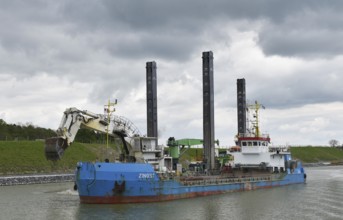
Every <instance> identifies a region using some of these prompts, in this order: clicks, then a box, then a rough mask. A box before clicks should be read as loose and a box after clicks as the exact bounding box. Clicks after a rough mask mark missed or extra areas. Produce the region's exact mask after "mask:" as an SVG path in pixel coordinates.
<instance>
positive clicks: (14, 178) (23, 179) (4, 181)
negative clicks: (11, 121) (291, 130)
mask: <svg viewBox="0 0 343 220" xmlns="http://www.w3.org/2000/svg"><path fill="white" fill-rule="evenodd" d="M339 165H343V164H340V163H331V162H317V163H303V166H304V167H321V166H339ZM73 181H75V175H74V174H72V173H67V174H18V175H9V176H0V186H14V185H29V184H44V183H63V182H73Z"/></svg>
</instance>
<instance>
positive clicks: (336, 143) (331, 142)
mask: <svg viewBox="0 0 343 220" xmlns="http://www.w3.org/2000/svg"><path fill="white" fill-rule="evenodd" d="M329 145H330V146H331V147H337V146H338V145H339V141H337V140H335V139H332V140H330V141H329Z"/></svg>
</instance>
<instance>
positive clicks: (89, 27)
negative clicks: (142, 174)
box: [0, 0, 343, 146]
mask: <svg viewBox="0 0 343 220" xmlns="http://www.w3.org/2000/svg"><path fill="white" fill-rule="evenodd" d="M0 3H1V7H0V20H1V22H0V103H1V107H0V118H1V119H3V120H5V121H6V122H7V123H14V124H16V123H22V124H25V123H31V124H33V125H35V126H38V127H45V128H51V129H54V130H56V129H57V128H58V126H59V123H60V120H61V118H62V115H63V112H64V110H65V109H66V108H69V107H76V108H78V109H81V110H89V111H92V112H94V113H103V109H104V105H105V104H106V103H107V102H108V100H109V99H110V100H112V101H114V100H115V99H117V100H118V104H117V106H116V112H115V114H116V115H120V116H124V117H126V118H128V119H130V121H132V122H133V123H134V124H135V125H136V126H137V127H138V128H139V130H140V132H141V134H146V130H147V128H146V85H145V83H146V81H145V77H146V68H145V67H146V62H149V61H155V62H156V63H157V93H158V104H157V105H158V126H159V127H158V133H159V143H160V144H165V143H166V141H167V139H168V137H175V138H176V139H182V138H200V139H201V138H202V135H203V134H202V133H203V129H202V111H203V110H202V52H204V51H212V52H213V54H214V103H215V139H219V141H220V145H221V146H233V145H234V136H235V134H236V133H237V110H236V105H237V100H236V80H237V79H238V78H245V80H246V92H247V94H246V95H247V99H248V102H249V103H253V102H254V101H255V100H257V101H258V102H259V103H261V104H263V105H264V106H265V109H264V110H261V112H260V119H261V120H260V127H261V130H262V132H264V133H269V134H270V136H271V139H272V142H273V144H275V145H291V146H297V145H312V146H317V145H328V144H329V143H328V142H329V141H330V140H332V139H335V140H338V141H339V142H340V143H343V129H342V124H343V97H342V94H343V86H342V83H343V71H342V69H343V56H342V52H343V41H342V39H343V25H342V24H343V14H342V11H343V2H342V1H339V0H331V1H321V0H303V1H295V0H293V1H292V0H291V1H283V0H256V1H247V0H240V1H236V0H212V1H199V0H188V1H181V0H173V1H160V0H140V1H127V0H97V1H94V0H59V1H53V0H32V1H25V0H0Z"/></svg>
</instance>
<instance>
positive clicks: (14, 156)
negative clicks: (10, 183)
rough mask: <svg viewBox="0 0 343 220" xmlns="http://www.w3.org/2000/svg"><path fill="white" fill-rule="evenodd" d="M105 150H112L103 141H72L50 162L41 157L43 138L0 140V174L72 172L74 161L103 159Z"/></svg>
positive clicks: (42, 154) (110, 151)
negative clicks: (62, 152) (91, 142)
mask: <svg viewBox="0 0 343 220" xmlns="http://www.w3.org/2000/svg"><path fill="white" fill-rule="evenodd" d="M107 152H108V153H110V154H111V155H113V154H114V153H113V149H112V148H109V149H107V148H106V146H105V145H98V144H81V143H73V144H72V145H71V146H70V147H68V149H67V150H66V151H65V152H64V155H63V157H62V159H61V160H59V161H56V162H53V161H48V160H47V159H46V158H45V155H44V142H43V141H0V175H11V174H33V173H68V172H73V170H74V169H75V166H76V163H77V162H78V161H95V160H96V159H100V160H103V159H104V158H105V157H106V154H107ZM112 157H113V158H114V156H112Z"/></svg>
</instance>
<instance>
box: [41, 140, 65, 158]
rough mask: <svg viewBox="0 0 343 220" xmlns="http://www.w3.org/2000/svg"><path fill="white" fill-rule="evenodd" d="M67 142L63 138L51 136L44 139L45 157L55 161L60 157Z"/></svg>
mask: <svg viewBox="0 0 343 220" xmlns="http://www.w3.org/2000/svg"><path fill="white" fill-rule="evenodd" d="M67 147H68V143H67V140H66V139H65V138H62V137H52V138H47V139H45V157H46V159H48V160H52V161H56V160H59V159H61V157H62V155H63V153H64V151H65V150H66V149H67Z"/></svg>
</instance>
